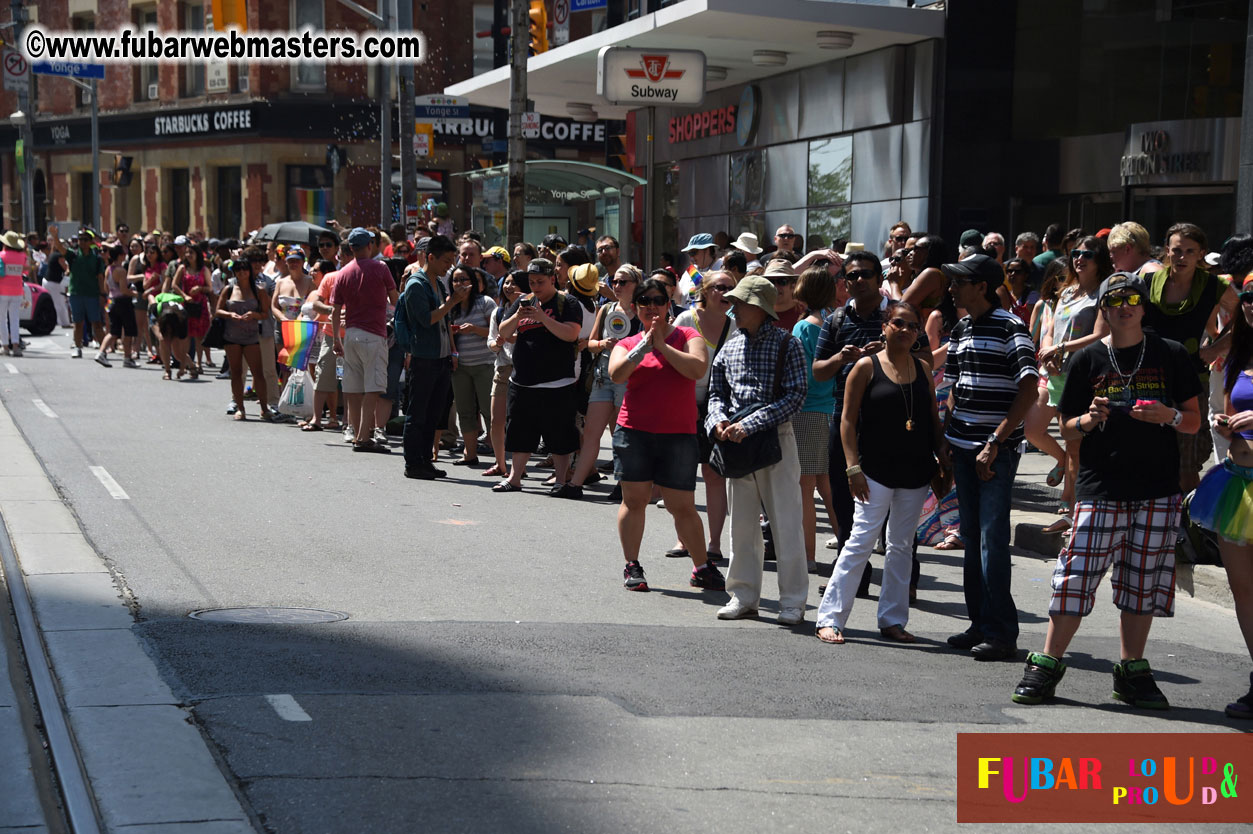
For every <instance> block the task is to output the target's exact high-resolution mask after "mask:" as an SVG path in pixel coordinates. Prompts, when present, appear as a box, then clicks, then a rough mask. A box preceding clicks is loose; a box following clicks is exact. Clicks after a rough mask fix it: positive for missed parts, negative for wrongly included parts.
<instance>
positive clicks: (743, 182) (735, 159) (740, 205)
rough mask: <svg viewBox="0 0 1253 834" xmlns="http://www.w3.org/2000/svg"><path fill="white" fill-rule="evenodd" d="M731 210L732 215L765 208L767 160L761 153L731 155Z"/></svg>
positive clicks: (751, 152) (748, 152)
mask: <svg viewBox="0 0 1253 834" xmlns="http://www.w3.org/2000/svg"><path fill="white" fill-rule="evenodd" d="M730 165H731V171H730V177H731V191H730V200H729V202H730V206H729V208H730V210H731V212H732V213H735V212H745V211H753V210H754V209H761V208H764V207H765V202H766V201H765V194H764V192H765V167H766V164H765V159H764V158H763V156H762V152H761V151H756V150H754V151H745V152H744V153H733V154H731V162H730Z"/></svg>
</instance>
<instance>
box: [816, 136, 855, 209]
mask: <svg viewBox="0 0 1253 834" xmlns="http://www.w3.org/2000/svg"><path fill="white" fill-rule="evenodd" d="M852 184H853V140H852V137H849V136H836V137H833V138H831V139H819V140H817V141H814V142H810V143H809V200H808V203H809V205H811V206H825V205H831V204H833V203H847V202H848V201H849V199H850V195H851V193H852Z"/></svg>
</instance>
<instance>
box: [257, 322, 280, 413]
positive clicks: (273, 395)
mask: <svg viewBox="0 0 1253 834" xmlns="http://www.w3.org/2000/svg"><path fill="white" fill-rule="evenodd" d="M260 344H261V372H262V373H263V374H264V375H265V389H266V393H268V394H269V395H270V403H269V404H270V405H272V406H274V407H275V408H277V407H278V398H279V397H281V396H282V395H283V386H282V383H280V382H279V381H278V368H276V367H275V366H274V363H275V362H276V361H277V359H276V358H275V357H276V355H277V354H275V353H274V337H273V336H271V337H270V338H268V339H262V340H261V342H260Z"/></svg>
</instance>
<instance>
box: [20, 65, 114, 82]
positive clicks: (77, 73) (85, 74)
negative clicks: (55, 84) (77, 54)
mask: <svg viewBox="0 0 1253 834" xmlns="http://www.w3.org/2000/svg"><path fill="white" fill-rule="evenodd" d="M30 71H31V72H33V73H35V75H62V76H65V77H66V78H95V79H97V80H99V81H103V80H104V64H86V63H83V62H82V61H35V62H34V63H32V64H31V65H30Z"/></svg>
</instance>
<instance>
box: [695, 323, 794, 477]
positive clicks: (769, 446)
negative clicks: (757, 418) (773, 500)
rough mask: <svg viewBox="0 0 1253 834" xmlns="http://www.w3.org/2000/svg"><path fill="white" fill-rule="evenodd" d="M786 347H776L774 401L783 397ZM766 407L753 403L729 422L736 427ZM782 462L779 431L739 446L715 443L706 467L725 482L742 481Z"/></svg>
mask: <svg viewBox="0 0 1253 834" xmlns="http://www.w3.org/2000/svg"><path fill="white" fill-rule="evenodd" d="M787 348H788V343H787V340H786V339H785V340H784V341H783V343H782V345H781V346H780V347H779V358H778V359H777V360H776V362H775V365H774V399H775V400H777V399H779V397H780V396H782V394H783V362H784V360H785V359H786V358H787ZM765 407H766V404H765V403H754V404H752V405H749V406H745V407H744V408H741V409H740V410H739V411H737V412H735V413H734V414H732V415H731V417H730V421H731V422H732V423H738V422H739V421H741V420H743V419H745V418H746V417H748V416H749V415H750V414H753V413H754V412H757V411H760V410H761V409H763V408H765ZM781 460H783V448H782V447H781V446H780V445H779V428H778V426H771V427H770V428H768V429H762V430H761V431H757V432H753V433H752V434H750V435H748V436H747V437H745V438H744V439H743V440H741V441H740V442H739V443H731V442H729V441H726V440H715V441H714V447H713V452H712V453H711V454H710V456H709V465H710V466H712V467H713V469H714V471H715V472H717V473H718V474H719V475H721V476H722V477H724V478H744V477H747V476H748V475H751V474H753V473H754V472H756V471H757V470H758V469H765V468H766V467H767V466H773V465H775V464H776V463H778V462H779V461H781Z"/></svg>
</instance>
